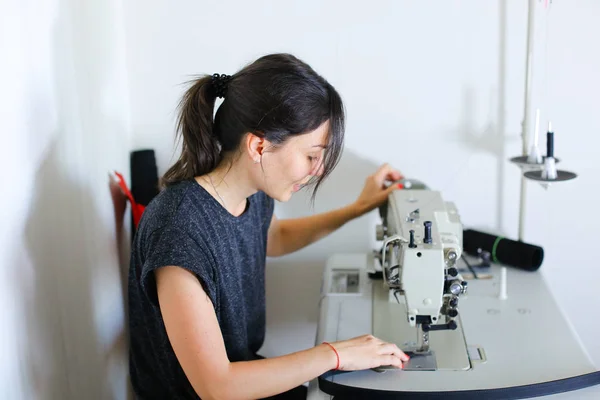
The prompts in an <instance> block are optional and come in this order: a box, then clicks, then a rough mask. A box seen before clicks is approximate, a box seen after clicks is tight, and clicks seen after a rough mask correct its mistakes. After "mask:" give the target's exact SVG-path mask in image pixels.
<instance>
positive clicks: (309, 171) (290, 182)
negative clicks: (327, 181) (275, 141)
mask: <svg viewBox="0 0 600 400" xmlns="http://www.w3.org/2000/svg"><path fill="white" fill-rule="evenodd" d="M328 129H329V124H328V123H327V121H326V122H324V123H323V124H321V126H319V127H318V128H317V129H315V130H314V131H312V132H310V133H306V134H303V135H297V136H294V137H292V138H291V139H289V140H287V141H286V142H285V143H284V145H283V146H281V147H278V148H276V149H275V150H269V151H267V152H265V153H263V156H262V169H263V172H264V175H263V182H262V185H261V186H262V190H263V191H264V192H265V193H266V194H267V195H269V196H270V197H272V198H274V199H276V200H278V201H288V200H289V199H290V198H291V197H292V194H294V193H295V192H297V191H298V190H300V189H301V188H302V187H303V186H304V185H305V184H307V183H308V181H309V180H310V179H311V178H312V177H314V176H320V175H321V174H322V173H323V156H324V153H325V151H326V145H327V133H328Z"/></svg>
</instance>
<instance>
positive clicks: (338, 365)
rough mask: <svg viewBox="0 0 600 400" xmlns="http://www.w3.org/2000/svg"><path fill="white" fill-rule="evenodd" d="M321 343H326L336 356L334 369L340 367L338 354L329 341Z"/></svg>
mask: <svg viewBox="0 0 600 400" xmlns="http://www.w3.org/2000/svg"><path fill="white" fill-rule="evenodd" d="M323 344H326V345H327V346H329V347H331V350H333V352H334V353H335V356H336V357H337V365H336V366H335V369H339V368H340V355H339V354H338V352H337V350H336V349H335V347H333V346H332V345H331V344H330V343H327V342H323Z"/></svg>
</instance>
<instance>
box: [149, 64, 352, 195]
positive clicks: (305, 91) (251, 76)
mask: <svg viewBox="0 0 600 400" xmlns="http://www.w3.org/2000/svg"><path fill="white" fill-rule="evenodd" d="M217 97H219V98H221V97H222V98H223V99H224V100H223V102H222V103H221V105H220V106H219V108H218V110H217V111H216V112H215V111H214V108H215V100H216V98H217ZM213 115H214V118H213ZM344 120H345V112H344V106H343V103H342V99H341V97H340V95H339V93H338V92H337V91H336V90H335V89H334V88H333V86H331V85H330V84H329V83H328V82H327V81H326V80H325V79H324V78H323V77H321V76H320V75H319V74H317V73H316V72H315V71H314V70H313V69H312V68H311V67H310V66H309V65H308V64H306V63H305V62H303V61H302V60H300V59H298V58H296V57H295V56H293V55H291V54H285V53H283V54H281V53H280V54H269V55H266V56H263V57H261V58H259V59H258V60H256V61H254V62H252V63H251V64H248V65H246V66H245V67H244V68H242V69H241V70H239V71H238V72H236V73H234V74H233V75H231V76H230V75H225V74H213V75H204V76H202V77H200V78H199V79H197V80H195V81H193V82H192V85H191V86H190V87H189V88H188V89H187V91H186V92H185V93H184V95H183V98H182V99H181V102H180V103H179V118H178V121H177V137H178V138H181V139H182V141H181V145H182V146H181V147H182V148H181V155H180V157H179V159H178V160H177V161H176V162H175V164H174V165H173V166H172V167H171V168H170V169H169V170H168V171H167V172H166V173H165V174H164V176H163V177H162V180H161V185H162V186H163V188H164V187H165V186H169V185H172V184H175V183H177V182H179V181H182V180H188V179H191V178H193V177H195V176H202V175H206V174H208V173H210V172H212V171H213V170H214V169H215V168H217V167H218V166H219V164H220V163H221V162H222V161H223V162H224V161H225V160H227V159H232V157H233V155H234V153H236V152H239V151H241V150H243V149H242V148H241V147H240V146H241V143H242V140H243V138H244V137H245V135H246V134H248V133H252V134H254V135H257V136H260V137H262V138H265V139H266V140H268V141H269V142H270V143H271V144H273V145H274V146H275V147H278V146H279V145H282V144H283V143H284V142H286V141H287V140H288V139H290V138H291V137H294V136H297V135H303V134H305V133H308V132H312V131H314V130H315V129H317V128H318V127H319V126H321V124H323V123H324V122H325V121H329V132H328V134H327V151H326V153H325V159H324V160H323V162H324V168H323V173H322V174H321V175H320V176H318V177H315V179H314V180H312V179H311V182H310V183H315V185H314V190H313V196H314V194H315V192H316V189H317V188H318V187H319V185H320V184H321V183H322V182H323V180H324V179H325V178H326V177H327V176H329V174H330V172H331V171H332V170H333V168H334V167H335V166H336V165H337V163H338V161H339V159H340V156H341V153H342V147H343V141H344V130H345V124H344ZM240 154H241V153H240ZM230 161H231V160H230Z"/></svg>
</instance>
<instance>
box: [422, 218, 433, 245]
mask: <svg viewBox="0 0 600 400" xmlns="http://www.w3.org/2000/svg"><path fill="white" fill-rule="evenodd" d="M423 225H424V226H425V236H424V237H423V243H429V244H431V242H432V239H431V221H425V222H424V223H423Z"/></svg>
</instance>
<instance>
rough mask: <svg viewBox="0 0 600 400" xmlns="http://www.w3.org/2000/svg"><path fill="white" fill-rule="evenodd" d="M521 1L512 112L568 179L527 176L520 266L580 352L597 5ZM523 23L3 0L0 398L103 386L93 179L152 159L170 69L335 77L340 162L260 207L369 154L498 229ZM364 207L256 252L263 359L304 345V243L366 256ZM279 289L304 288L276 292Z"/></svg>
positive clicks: (412, 9) (511, 217)
mask: <svg viewBox="0 0 600 400" xmlns="http://www.w3.org/2000/svg"><path fill="white" fill-rule="evenodd" d="M536 3H537V9H538V18H536V24H537V30H536V45H535V52H536V53H535V61H534V68H535V79H534V87H533V88H534V103H533V107H534V108H535V107H541V108H542V120H543V121H544V123H543V125H545V121H546V120H547V119H548V118H550V117H551V118H552V121H553V125H554V126H555V128H556V150H557V155H558V157H560V158H561V159H562V160H563V162H562V163H561V164H560V166H561V167H563V166H564V167H565V168H568V169H571V170H573V171H576V172H577V173H579V174H580V176H579V178H578V179H577V180H575V181H573V182H570V183H568V184H564V185H559V186H556V187H553V188H551V190H549V191H544V190H543V189H541V188H540V187H539V186H537V185H535V184H529V185H528V201H527V208H528V214H527V221H526V230H525V240H527V241H530V242H533V243H536V244H540V245H542V246H544V248H545V249H546V260H545V263H544V265H543V267H542V270H543V272H544V274H545V275H546V277H547V278H548V280H549V282H550V283H551V284H552V285H553V287H554V288H555V293H556V296H557V298H558V299H559V300H560V301H561V303H562V304H563V306H564V309H565V310H566V312H568V313H569V315H570V316H571V318H572V320H573V323H574V326H575V327H576V328H577V329H578V331H579V333H580V335H581V337H582V339H583V340H584V343H585V344H586V345H587V347H588V350H589V351H590V354H591V355H592V357H593V358H594V360H595V361H596V363H597V364H598V365H600V346H598V344H597V343H596V341H595V337H597V335H598V333H600V325H598V322H597V319H594V318H593V315H595V314H594V313H595V311H596V310H595V307H594V299H595V290H594V289H595V287H596V282H598V281H599V279H600V272H598V271H599V270H598V268H596V267H595V265H594V261H595V257H594V254H593V253H591V252H590V251H589V250H590V248H593V246H594V245H595V243H596V242H597V240H598V239H599V238H600V237H599V235H598V233H597V230H596V227H597V226H600V217H599V216H598V213H594V211H593V210H594V209H593V207H592V205H593V204H595V201H596V198H597V197H598V189H597V187H596V186H595V184H596V183H597V182H598V179H597V178H596V175H597V174H598V173H600V171H599V167H598V166H597V165H596V164H595V163H592V161H593V160H594V159H593V153H592V152H593V151H594V150H595V149H596V148H597V147H598V146H599V145H600V139H598V136H597V135H596V133H597V132H598V131H599V130H600V116H598V114H597V113H595V111H596V109H597V107H598V104H600V102H599V101H598V100H599V99H598V93H600V78H599V77H598V75H597V71H599V70H600V54H599V50H598V46H595V42H594V40H593V39H594V38H596V37H599V35H600V27H599V26H598V25H597V24H596V21H597V20H598V17H600V4H598V3H597V2H595V1H593V0H579V1H577V2H575V1H568V2H567V1H556V0H555V1H553V2H552V6H551V9H550V14H549V18H550V19H548V15H546V14H545V12H544V11H545V10H544V8H543V7H544V1H540V2H536ZM548 22H549V25H548ZM525 24H526V2H524V1H518V0H511V1H502V0H498V1H496V2H482V1H477V0H470V1H467V0H464V1H462V2H453V3H450V2H437V3H436V5H435V6H432V5H424V4H421V3H420V2H408V1H394V2H391V1H389V2H383V1H372V2H369V3H368V4H365V3H355V4H353V3H352V2H334V1H317V0H305V1H303V2H297V3H290V2H276V1H270V2H269V1H254V2H243V1H220V2H207V1H206V2H198V1H191V0H187V1H179V2H167V1H163V2H159V1H157V0H151V1H140V0H130V1H126V2H125V1H123V2H122V1H119V0H111V1H108V2H80V1H77V0H45V1H42V2H33V1H31V0H28V1H22V0H20V1H17V0H12V1H11V0H9V1H8V2H4V3H3V5H2V6H1V8H0V57H1V58H0V65H1V68H2V70H1V72H2V73H0V87H2V90H0V100H1V104H0V105H1V107H0V110H2V116H1V118H0V132H1V140H2V141H1V145H0V166H1V171H2V172H3V174H2V178H3V187H4V188H5V189H4V191H3V192H2V194H3V196H0V201H1V204H0V217H1V218H0V220H1V221H2V224H0V304H2V305H3V306H2V307H0V321H1V322H0V324H1V326H2V330H0V332H1V333H0V335H1V336H0V359H2V362H1V363H0V398H10V399H36V398H44V399H46V398H47V399H55V398H56V399H59V398H60V399H64V398H99V399H100V398H101V399H104V398H119V399H121V398H125V394H126V386H127V362H126V361H127V360H126V354H125V346H124V341H123V340H124V337H123V332H124V328H125V327H124V312H123V309H124V307H123V306H124V302H123V292H122V282H121V281H120V278H121V276H120V274H119V266H118V261H117V259H118V257H117V254H116V250H115V235H114V229H115V226H114V218H113V215H112V213H113V210H112V203H111V199H110V197H109V191H108V187H107V183H108V182H107V176H106V174H107V172H108V171H109V170H111V169H117V170H120V171H122V172H125V173H127V171H128V153H129V150H131V149H137V148H142V147H151V148H154V149H155V150H156V151H157V156H158V164H159V168H160V172H164V170H165V169H166V168H167V166H168V165H169V163H170V162H171V161H172V152H173V146H172V145H173V133H174V132H173V122H174V118H175V106H176V104H177V101H178V99H179V96H180V95H181V93H182V90H183V87H182V86H181V85H180V84H181V83H183V82H184V81H185V80H187V79H188V78H189V77H190V76H192V75H194V74H197V73H205V72H206V73H213V72H220V73H233V72H235V71H236V70H237V69H238V68H239V67H241V66H242V65H244V64H245V63H247V62H249V61H252V60H253V59H255V58H256V57H258V56H260V55H263V54H265V53H269V52H275V51H286V52H291V53H294V54H296V55H298V56H299V57H301V58H303V59H304V60H306V61H307V62H309V63H310V64H311V65H313V66H314V67H315V69H317V70H318V71H319V72H320V73H322V74H323V75H324V76H326V77H327V78H328V79H329V80H330V81H331V82H332V83H333V84H334V85H335V86H336V87H337V88H338V90H339V91H340V92H341V94H342V96H343V98H344V100H345V103H346V106H347V110H348V116H349V120H348V131H347V146H346V152H345V155H344V158H343V160H342V163H341V165H340V167H339V168H338V169H337V170H336V171H335V172H334V174H333V176H332V177H331V179H330V180H329V181H328V183H327V185H326V186H325V187H324V188H323V189H322V192H321V194H320V196H319V197H318V199H317V203H316V205H315V208H314V209H312V210H311V209H310V207H309V206H308V202H307V198H308V196H306V195H305V194H302V193H301V194H299V195H298V196H297V197H295V198H294V199H293V200H292V201H290V202H289V203H286V204H278V205H277V214H278V215H279V216H280V217H282V218H283V217H286V216H296V215H305V214H308V213H311V212H315V211H316V212H319V211H325V210H329V209H331V208H333V207H338V206H341V205H343V204H346V203H348V202H350V201H352V200H353V198H354V197H355V196H356V195H357V194H358V192H359V191H360V189H361V186H362V181H363V180H364V178H365V177H366V175H367V174H368V173H370V172H371V171H373V170H374V169H375V168H376V167H377V166H378V165H379V164H381V163H382V162H391V163H393V164H394V165H396V166H397V167H398V168H400V169H401V170H402V171H403V172H405V174H407V175H408V176H411V177H416V178H418V179H422V180H424V181H426V182H427V183H428V184H429V185H430V186H432V187H434V188H438V189H441V190H442V191H443V192H444V195H445V197H446V198H447V199H448V200H453V201H454V202H455V203H456V204H457V206H458V207H459V209H460V211H461V214H462V217H463V220H464V222H465V224H466V225H468V226H475V227H481V228H485V229H490V230H496V231H501V232H504V233H505V234H506V235H508V236H511V237H515V236H516V233H517V205H518V188H519V176H518V171H517V169H516V168H515V167H514V166H512V165H510V164H509V163H508V162H507V161H506V159H507V158H508V157H510V156H512V155H516V154H518V153H519V152H520V142H519V137H518V135H519V133H520V123H521V118H522V108H523V83H524V67H525V60H524V55H525V28H526V25H525ZM547 34H549V36H548V35H547ZM547 37H549V38H550V41H549V42H547V41H546V39H547ZM546 42H547V43H546ZM546 49H547V50H546ZM533 111H534V110H532V113H531V115H530V116H529V121H530V123H531V121H532V119H533ZM583 218H585V219H583ZM580 221H581V222H580ZM375 222H376V215H375V214H371V215H368V216H365V217H363V218H360V219H358V220H356V221H353V222H351V223H349V224H348V225H347V226H345V227H344V228H342V229H341V230H340V231H339V232H337V233H335V234H334V235H332V236H330V237H328V238H326V239H325V240H323V241H321V242H320V243H318V244H315V245H313V246H310V247H309V248H307V249H305V250H303V251H300V252H298V253H297V254H294V255H292V256H289V257H286V258H283V259H279V260H270V263H269V271H268V274H269V275H268V286H267V291H268V296H269V300H268V313H269V321H270V324H269V331H268V338H267V343H266V345H265V349H264V354H265V355H270V354H277V353H281V352H283V351H291V350H295V349H298V348H303V347H307V346H310V345H312V340H313V336H312V335H314V329H315V323H316V308H317V295H318V291H319V284H320V274H321V270H322V266H323V263H324V260H325V258H326V256H327V255H328V254H330V253H331V252H336V251H347V250H348V249H351V250H352V251H357V250H364V251H370V250H371V246H372V244H373V239H374V234H373V225H374V224H375ZM290 285H294V286H295V287H296V288H298V287H301V288H302V289H303V291H304V293H305V294H306V297H305V298H303V299H297V298H289V296H285V291H286V288H288V287H290ZM273 299H276V301H274V300H273ZM595 304H597V301H596V303H595ZM290 328H291V329H290ZM282 334H285V335H288V336H287V337H283V336H282Z"/></svg>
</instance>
